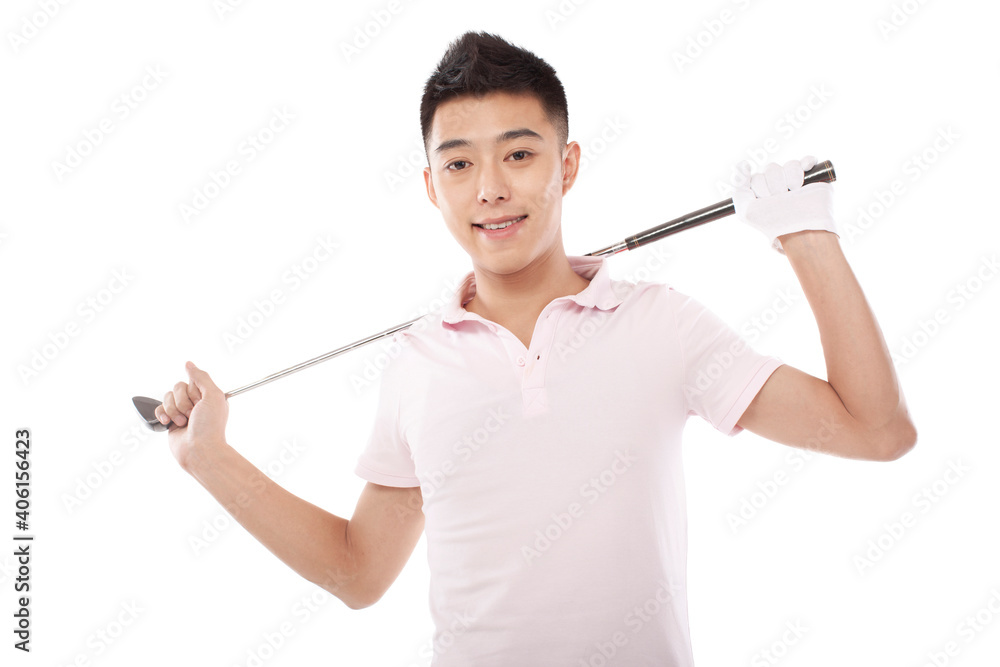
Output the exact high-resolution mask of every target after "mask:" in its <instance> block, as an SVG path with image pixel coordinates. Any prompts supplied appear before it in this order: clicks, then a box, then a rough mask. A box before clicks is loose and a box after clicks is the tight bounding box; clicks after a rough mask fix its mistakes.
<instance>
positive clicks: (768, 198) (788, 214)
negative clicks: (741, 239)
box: [733, 155, 840, 255]
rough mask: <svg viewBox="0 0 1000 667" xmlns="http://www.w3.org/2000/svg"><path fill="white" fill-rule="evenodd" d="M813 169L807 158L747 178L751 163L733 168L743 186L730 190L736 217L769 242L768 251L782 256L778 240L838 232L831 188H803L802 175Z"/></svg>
mask: <svg viewBox="0 0 1000 667" xmlns="http://www.w3.org/2000/svg"><path fill="white" fill-rule="evenodd" d="M814 166H816V158H814V157H812V156H811V155H807V156H805V157H804V158H802V159H801V160H791V161H789V162H786V163H785V164H784V165H779V164H776V163H774V162H772V163H771V164H768V165H767V166H765V167H764V169H763V171H762V172H760V173H756V174H753V175H752V176H751V174H750V163H749V162H746V161H744V162H741V163H740V164H739V165H737V166H736V170H737V172H738V173H739V174H740V175H741V176H742V177H743V178H742V185H740V186H739V187H737V188H734V189H733V205H734V207H735V208H736V217H737V218H739V219H740V220H742V221H743V222H745V223H747V224H748V225H750V226H751V227H753V228H754V229H756V230H758V231H760V232H762V233H763V234H764V235H765V236H767V238H768V239H770V240H771V247H772V248H774V249H775V250H777V251H778V252H780V253H781V254H782V255H784V254H785V250H784V248H782V247H781V241H780V239H779V238H778V237H780V236H783V235H785V234H793V233H795V232H801V231H804V230H807V229H814V230H822V231H827V232H832V233H833V234H837V236H838V237H839V236H840V234H839V233H838V232H837V223H836V220H834V217H833V185H832V184H831V183H810V184H809V185H805V186H804V185H802V180H803V176H804V173H805V172H807V171H809V170H810V169H812V168H813V167H814Z"/></svg>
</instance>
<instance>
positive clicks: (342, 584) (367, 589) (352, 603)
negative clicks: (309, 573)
mask: <svg viewBox="0 0 1000 667" xmlns="http://www.w3.org/2000/svg"><path fill="white" fill-rule="evenodd" d="M313 583H315V584H317V585H318V586H319V587H320V588H322V589H323V590H325V591H326V592H327V593H329V594H330V595H333V596H334V597H336V598H337V599H339V600H340V601H341V602H343V603H344V605H346V606H347V608H348V609H353V610H355V611H357V610H360V609H367V608H368V607H370V606H372V605H373V604H375V603H376V602H378V601H379V600H381V599H382V595H383V594H384V593H385V590H380V589H378V588H376V587H375V586H373V585H371V584H369V583H366V582H365V581H364V580H363V579H361V578H359V577H357V576H356V575H355V576H352V577H349V578H346V579H340V580H339V581H336V582H333V583H331V582H330V581H329V580H326V581H317V582H313Z"/></svg>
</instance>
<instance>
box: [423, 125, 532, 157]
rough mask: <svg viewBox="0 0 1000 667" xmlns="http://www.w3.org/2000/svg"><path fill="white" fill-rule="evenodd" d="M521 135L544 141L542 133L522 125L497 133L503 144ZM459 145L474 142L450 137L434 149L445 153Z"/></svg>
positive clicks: (469, 145)
mask: <svg viewBox="0 0 1000 667" xmlns="http://www.w3.org/2000/svg"><path fill="white" fill-rule="evenodd" d="M521 137H528V138H530V139H538V140H539V141H544V139H543V138H542V135H540V134H538V133H537V132H535V131H534V130H529V129H528V128H526V127H520V128H518V129H516V130H507V131H506V132H501V133H500V134H498V135H497V143H498V144H502V143H504V142H505V141H511V140H513V139H520V138H521ZM459 146H463V147H471V146H472V142H471V141H469V140H468V139H449V140H448V141H445V142H444V143H442V144H441V145H440V146H438V147H437V148H435V149H434V152H435V153H443V152H445V151H446V150H450V149H452V148H458V147H459Z"/></svg>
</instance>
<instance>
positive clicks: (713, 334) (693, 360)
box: [668, 287, 784, 436]
mask: <svg viewBox="0 0 1000 667" xmlns="http://www.w3.org/2000/svg"><path fill="white" fill-rule="evenodd" d="M668 290H669V293H670V296H671V298H672V299H673V303H674V313H675V317H676V324H677V334H678V336H679V338H680V344H681V354H682V357H683V360H684V371H683V372H684V385H683V389H684V399H685V401H686V404H687V410H688V414H689V415H693V414H696V415H699V416H700V417H702V418H703V419H704V420H705V421H707V422H708V423H710V424H711V425H712V426H713V427H715V428H716V429H718V430H719V431H721V432H722V433H725V434H726V435H728V436H734V435H736V434H737V433H739V432H740V431H742V430H743V428H742V427H740V426H738V425H737V424H736V422H737V421H738V420H739V418H740V417H741V416H742V415H743V412H744V411H745V410H746V409H747V406H749V405H750V402H751V401H752V400H753V398H754V396H756V395H757V392H758V391H760V388H761V387H763V386H764V383H765V382H766V381H767V378H768V377H770V376H771V373H773V372H774V371H775V369H777V368H778V366H781V365H782V364H783V363H784V362H783V361H781V359H779V358H778V357H773V356H769V355H765V354H761V353H759V352H757V351H756V350H754V349H753V348H752V347H751V346H750V344H749V343H748V342H747V341H746V339H745V338H743V337H742V336H740V334H739V333H737V332H736V330H735V329H733V328H732V327H730V326H729V325H728V324H726V323H725V322H724V321H723V320H722V319H721V318H719V317H718V316H717V315H715V314H714V313H713V312H711V311H710V310H708V308H706V307H705V306H704V305H702V304H701V303H699V302H698V301H697V300H695V299H693V298H691V297H690V296H687V295H685V294H682V293H680V292H677V291H676V290H674V289H673V288H670V287H668Z"/></svg>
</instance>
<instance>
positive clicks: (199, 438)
mask: <svg viewBox="0 0 1000 667" xmlns="http://www.w3.org/2000/svg"><path fill="white" fill-rule="evenodd" d="M184 367H185V369H187V373H188V378H189V379H190V382H187V383H185V382H178V383H177V384H176V385H174V390H173V391H168V392H167V393H166V394H165V395H164V397H163V405H160V406H158V407H157V408H156V411H155V414H156V417H157V418H158V419H159V420H160V422H161V423H164V424H166V423H169V422H173V426H171V427H170V430H169V432H168V436H167V437H168V440H169V442H170V451H171V452H172V453H173V455H174V458H176V459H177V462H178V463H180V464H181V466H182V467H184V468H188V466H189V465H190V464H191V463H192V460H193V458H194V457H196V456H198V455H199V454H200V453H201V451H203V448H205V447H210V446H214V445H220V444H225V442H226V420H227V419H228V418H229V404H228V403H227V402H226V395H225V393H224V392H223V391H222V390H221V389H219V387H218V386H217V385H216V384H215V382H213V381H212V378H211V377H209V375H208V373H206V372H205V371H203V370H201V369H200V368H198V367H197V366H195V365H194V364H193V363H191V362H190V361H189V362H187V364H185V366H184Z"/></svg>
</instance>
